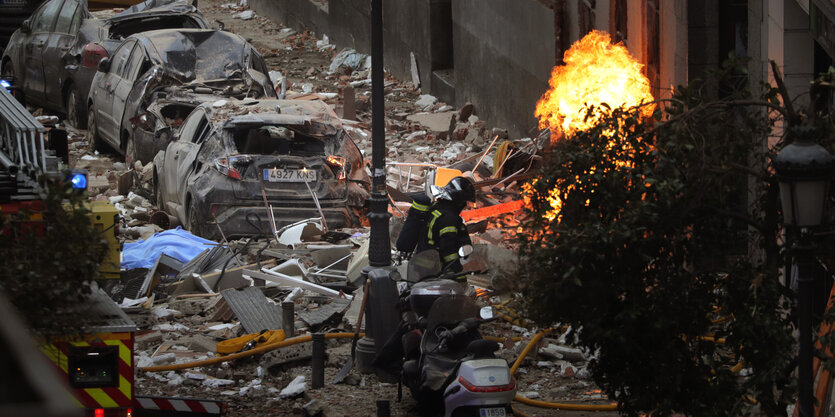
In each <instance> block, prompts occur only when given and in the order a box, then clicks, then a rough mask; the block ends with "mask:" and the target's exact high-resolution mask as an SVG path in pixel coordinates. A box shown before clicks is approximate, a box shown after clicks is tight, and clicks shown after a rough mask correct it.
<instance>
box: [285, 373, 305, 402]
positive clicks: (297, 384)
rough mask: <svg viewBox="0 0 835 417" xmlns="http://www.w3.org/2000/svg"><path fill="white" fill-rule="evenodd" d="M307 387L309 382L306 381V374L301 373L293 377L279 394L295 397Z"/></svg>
mask: <svg viewBox="0 0 835 417" xmlns="http://www.w3.org/2000/svg"><path fill="white" fill-rule="evenodd" d="M306 389H307V383H306V382H305V378H304V375H299V376H297V377H296V378H294V379H293V381H291V382H290V384H288V385H287V386H286V387H284V389H283V390H281V393H279V394H278V396H279V397H281V398H294V397H297V396H299V395H301V394H302V393H304V391H305V390H306Z"/></svg>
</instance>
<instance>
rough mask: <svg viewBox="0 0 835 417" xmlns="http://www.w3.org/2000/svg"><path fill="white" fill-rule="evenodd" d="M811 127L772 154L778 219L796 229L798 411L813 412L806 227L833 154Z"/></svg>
mask: <svg viewBox="0 0 835 417" xmlns="http://www.w3.org/2000/svg"><path fill="white" fill-rule="evenodd" d="M815 133H816V130H815V129H814V128H812V127H810V126H797V127H792V128H790V129H789V132H788V139H792V140H793V141H792V143H790V144H789V145H788V146H786V147H785V148H783V150H782V151H780V153H779V154H778V155H777V157H776V158H775V159H774V169H775V170H776V172H777V179H778V181H779V182H780V197H781V201H782V206H783V222H784V223H785V225H786V228H787V230H789V231H791V232H794V233H798V234H799V236H798V237H799V239H798V240H797V241H796V243H795V244H794V245H792V252H793V253H794V256H795V259H796V262H797V284H798V297H797V309H798V328H799V335H798V337H799V338H800V340H799V343H798V344H799V346H800V349H799V353H798V381H797V391H798V404H799V405H800V416H802V417H812V416H813V413H814V406H813V404H814V398H813V396H812V380H813V375H812V354H813V352H812V291H813V289H812V284H813V281H814V278H812V271H811V268H812V262H813V257H812V250H813V245H812V242H811V239H810V237H811V229H812V228H814V227H817V226H819V225H820V224H821V223H823V220H824V214H825V213H826V202H827V199H828V195H829V180H830V178H831V176H832V167H833V158H832V155H830V154H829V152H827V150H826V149H824V148H823V147H822V146H820V145H818V144H816V143H814V142H813V141H812V139H813V137H814V135H815Z"/></svg>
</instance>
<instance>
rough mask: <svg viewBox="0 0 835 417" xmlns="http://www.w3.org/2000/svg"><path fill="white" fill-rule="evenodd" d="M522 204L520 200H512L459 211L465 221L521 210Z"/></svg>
mask: <svg viewBox="0 0 835 417" xmlns="http://www.w3.org/2000/svg"><path fill="white" fill-rule="evenodd" d="M524 205H525V203H524V202H523V201H522V200H514V201H510V202H507V203H501V204H496V205H494V206H487V207H481V208H477V209H473V210H467V211H464V212H462V213H461V218H463V219H464V221H465V222H467V221H470V220H473V219H481V218H485V217H493V216H497V215H499V214H505V213H512V212H514V211H517V210H521V209H522V207H524Z"/></svg>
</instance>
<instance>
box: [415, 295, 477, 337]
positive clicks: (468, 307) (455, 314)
mask: <svg viewBox="0 0 835 417" xmlns="http://www.w3.org/2000/svg"><path fill="white" fill-rule="evenodd" d="M471 317H478V306H476V304H475V301H473V299H472V298H471V297H469V296H466V295H460V294H459V295H444V296H441V297H439V298H438V299H437V300H435V302H434V303H432V307H431V308H430V309H429V314H428V316H427V317H426V327H427V330H428V331H430V332H435V329H436V328H438V327H440V326H444V327H450V326H456V325H458V323H461V322H462V321H463V320H464V319H468V318H471Z"/></svg>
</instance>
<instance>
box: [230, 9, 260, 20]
mask: <svg viewBox="0 0 835 417" xmlns="http://www.w3.org/2000/svg"><path fill="white" fill-rule="evenodd" d="M232 18H234V19H241V20H252V19H254V18H255V12H253V11H252V10H245V11H242V12H240V13H235V14H234V15H232Z"/></svg>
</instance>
